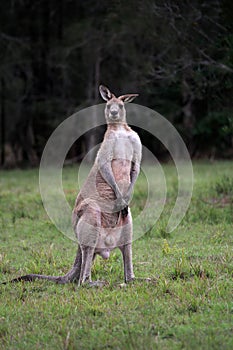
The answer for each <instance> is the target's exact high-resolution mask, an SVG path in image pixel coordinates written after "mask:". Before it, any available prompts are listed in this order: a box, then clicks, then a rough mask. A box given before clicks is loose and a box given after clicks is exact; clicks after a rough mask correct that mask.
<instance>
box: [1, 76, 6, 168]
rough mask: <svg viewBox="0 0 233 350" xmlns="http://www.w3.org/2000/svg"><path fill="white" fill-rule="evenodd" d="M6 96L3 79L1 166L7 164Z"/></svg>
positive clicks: (2, 80)
mask: <svg viewBox="0 0 233 350" xmlns="http://www.w3.org/2000/svg"><path fill="white" fill-rule="evenodd" d="M5 107H6V94H5V80H4V78H2V79H1V165H2V166H4V164H5V141H6V139H5V136H6V135H5V132H6V131H5V128H6V127H5V120H6V116H5V113H6V108H5Z"/></svg>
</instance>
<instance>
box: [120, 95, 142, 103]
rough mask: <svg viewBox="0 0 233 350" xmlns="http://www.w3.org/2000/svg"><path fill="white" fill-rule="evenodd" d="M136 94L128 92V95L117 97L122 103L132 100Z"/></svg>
mask: <svg viewBox="0 0 233 350" xmlns="http://www.w3.org/2000/svg"><path fill="white" fill-rule="evenodd" d="M137 96H138V94H128V95H122V96H119V97H118V98H119V99H120V100H121V101H123V102H124V103H127V102H132V101H133V100H134V99H135V97H137Z"/></svg>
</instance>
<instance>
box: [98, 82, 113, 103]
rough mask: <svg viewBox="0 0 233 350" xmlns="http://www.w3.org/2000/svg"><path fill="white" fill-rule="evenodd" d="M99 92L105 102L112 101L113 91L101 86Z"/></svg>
mask: <svg viewBox="0 0 233 350" xmlns="http://www.w3.org/2000/svg"><path fill="white" fill-rule="evenodd" d="M99 91H100V95H101V96H102V99H103V100H104V101H109V100H111V98H113V97H114V95H113V94H112V93H111V91H110V90H109V89H108V88H107V87H106V86H104V85H100V86H99Z"/></svg>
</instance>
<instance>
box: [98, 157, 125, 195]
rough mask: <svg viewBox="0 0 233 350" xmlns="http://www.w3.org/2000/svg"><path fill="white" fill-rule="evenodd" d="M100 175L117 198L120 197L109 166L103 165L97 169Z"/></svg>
mask: <svg viewBox="0 0 233 350" xmlns="http://www.w3.org/2000/svg"><path fill="white" fill-rule="evenodd" d="M99 171H100V174H101V175H102V177H103V179H104V180H105V181H106V182H107V184H108V185H109V186H110V187H111V188H112V189H113V191H114V193H115V195H116V197H117V198H120V197H122V194H121V191H120V189H119V187H118V185H117V183H116V180H115V177H114V175H113V171H112V167H111V164H108V163H105V164H104V165H102V166H101V167H100V168H99Z"/></svg>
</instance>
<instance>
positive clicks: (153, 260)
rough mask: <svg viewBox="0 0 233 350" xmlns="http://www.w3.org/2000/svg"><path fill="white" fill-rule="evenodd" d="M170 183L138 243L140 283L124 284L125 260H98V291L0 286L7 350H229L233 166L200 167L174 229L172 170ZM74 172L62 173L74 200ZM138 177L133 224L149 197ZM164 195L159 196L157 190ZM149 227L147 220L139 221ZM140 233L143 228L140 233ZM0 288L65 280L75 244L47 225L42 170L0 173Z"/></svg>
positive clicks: (2, 343) (0, 334)
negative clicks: (170, 227)
mask: <svg viewBox="0 0 233 350" xmlns="http://www.w3.org/2000/svg"><path fill="white" fill-rule="evenodd" d="M163 169H164V172H165V174H166V180H167V189H168V191H167V199H166V205H165V208H164V211H163V213H162V215H161V217H160V219H159V220H158V221H157V223H156V224H155V226H154V227H152V228H150V220H151V219H152V218H145V222H141V225H142V228H143V230H144V231H147V232H146V234H144V235H143V236H142V237H141V238H140V239H137V240H136V241H135V242H134V243H133V262H134V269H135V275H136V276H137V277H141V278H142V277H150V278H151V281H150V282H145V281H143V280H140V279H139V280H136V281H135V282H134V283H132V284H130V285H127V286H126V287H125V286H122V285H121V283H122V282H123V268H122V261H121V255H120V252H119V251H118V250H115V251H114V252H113V253H112V254H111V257H110V259H109V260H108V261H104V260H102V259H101V258H98V259H97V260H96V262H95V264H94V266H93V273H92V275H93V276H92V277H93V280H94V279H100V280H105V281H107V284H106V285H105V286H104V287H102V288H88V286H82V287H80V288H78V287H77V286H75V285H73V284H68V285H56V284H53V283H51V282H47V281H36V282H34V283H26V282H24V283H18V284H6V285H0V299H1V303H0V348H2V349H24V350H27V349H32V348H33V349H55V350H56V349H172V350H173V349H211V350H212V349H232V348H233V337H232V334H233V333H232V330H233V327H232V324H233V323H232V321H233V305H232V286H233V284H232V277H233V259H232V246H233V235H232V222H233V162H221V161H218V162H211V163H210V162H199V163H194V191H193V197H192V202H191V205H190V207H189V210H188V212H187V214H186V216H185V218H184V219H183V221H182V222H181V223H180V225H179V226H178V227H177V229H176V230H175V231H173V232H172V233H170V234H168V233H167V232H166V223H167V221H168V218H169V215H170V213H171V209H172V207H173V205H174V201H175V198H176V189H177V181H176V172H175V170H174V167H173V166H172V165H171V164H170V165H169V164H166V165H163ZM76 175H77V168H76V167H68V168H65V169H64V174H63V182H64V188H65V192H66V195H67V199H68V201H69V202H70V203H71V204H73V203H74V200H75V196H76V188H77V184H76V178H77V176H76ZM146 188H147V185H146V182H145V176H144V175H143V173H142V174H141V176H140V178H139V180H138V182H137V186H136V189H135V193H134V199H133V201H132V213H133V216H134V217H135V216H137V214H138V213H139V212H140V209H141V208H142V207H143V204H144V202H145V198H146ZM158 193H159V189H158ZM142 221H143V220H142ZM137 229H138V227H137ZM0 240H1V241H0V242H1V245H0V281H7V280H9V279H10V278H13V277H16V276H18V275H20V274H22V273H24V274H25V273H29V272H31V273H46V274H61V273H65V272H66V271H67V270H68V269H69V267H70V266H71V264H72V263H73V260H74V256H75V253H76V248H77V247H76V244H75V243H74V242H73V241H71V240H69V239H68V238H67V237H66V236H64V235H63V234H61V233H60V232H59V231H58V230H57V229H56V227H55V226H54V225H53V224H52V222H51V221H50V219H49V218H48V217H47V215H46V212H45V210H44V208H43V205H42V202H41V198H40V193H39V188H38V170H37V169H34V170H12V171H1V172H0Z"/></svg>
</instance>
